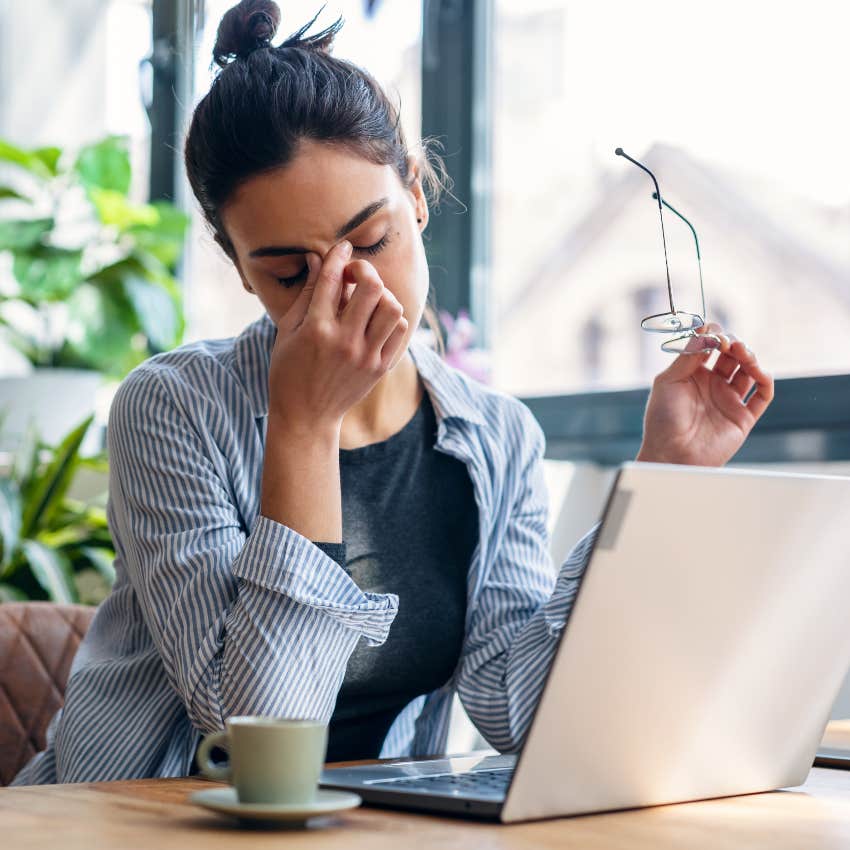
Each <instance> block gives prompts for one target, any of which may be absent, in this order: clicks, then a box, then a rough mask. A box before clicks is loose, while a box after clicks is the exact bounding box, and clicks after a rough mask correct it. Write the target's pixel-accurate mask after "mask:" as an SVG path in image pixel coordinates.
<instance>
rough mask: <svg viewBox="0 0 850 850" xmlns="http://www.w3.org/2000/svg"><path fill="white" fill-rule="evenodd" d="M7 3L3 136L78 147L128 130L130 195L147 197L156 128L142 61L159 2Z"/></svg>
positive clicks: (1, 60)
mask: <svg viewBox="0 0 850 850" xmlns="http://www.w3.org/2000/svg"><path fill="white" fill-rule="evenodd" d="M2 5H3V4H2V3H0V12H3V16H2V21H0V83H2V84H0V137H2V138H5V139H8V140H9V141H11V142H12V143H13V144H16V145H18V146H20V147H37V146H40V145H57V146H59V147H62V148H72V149H73V148H75V147H77V146H80V145H83V144H87V143H89V142H93V141H96V140H97V139H99V138H101V137H103V136H106V135H108V134H110V133H114V134H121V135H127V136H129V137H130V154H131V161H132V167H133V184H132V187H131V195H132V197H133V199H134V200H136V201H139V202H141V201H145V200H147V197H148V169H149V162H150V125H149V124H148V119H147V115H146V114H145V109H144V106H143V101H142V94H143V92H142V83H141V81H140V77H139V63H140V62H141V61H142V60H143V59H144V58H145V57H146V56H148V55H149V54H150V52H151V5H152V0H78V1H77V2H74V3H55V2H51V1H50V0H28V2H26V3H14V4H13V3H11V2H9V3H7V4H6V5H5V9H4V8H2ZM34 40H35V42H37V49H34V44H35V42H34Z"/></svg>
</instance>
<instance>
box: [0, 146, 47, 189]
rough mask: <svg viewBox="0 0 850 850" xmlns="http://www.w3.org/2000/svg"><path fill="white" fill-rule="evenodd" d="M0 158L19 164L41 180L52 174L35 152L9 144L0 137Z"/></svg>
mask: <svg viewBox="0 0 850 850" xmlns="http://www.w3.org/2000/svg"><path fill="white" fill-rule="evenodd" d="M0 160H3V161H4V162H11V163H14V164H15V165H19V166H20V167H21V168H25V169H26V170H27V171H29V172H31V173H32V174H34V175H35V176H36V177H41V178H42V179H43V180H49V179H50V178H51V177H52V176H53V172H52V171H51V169H50V167H49V165H48V163H46V162H45V161H44V159H42V158H41V157H40V156H39V155H38V154H37V153H36V152H34V151H27V150H24V149H23V148H19V147H15V145H12V144H9V142H5V141H3V140H2V139H0Z"/></svg>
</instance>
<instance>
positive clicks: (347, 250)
mask: <svg viewBox="0 0 850 850" xmlns="http://www.w3.org/2000/svg"><path fill="white" fill-rule="evenodd" d="M340 245H341V246H342V256H343V257H345V258H348V257H350V256H351V248H352V245H351V243H350V242H349V241H348V240H347V239H343V240H342V242H340Z"/></svg>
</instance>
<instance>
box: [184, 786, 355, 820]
mask: <svg viewBox="0 0 850 850" xmlns="http://www.w3.org/2000/svg"><path fill="white" fill-rule="evenodd" d="M189 800H190V802H192V803H195V804H196V805H198V806H203V807H204V808H205V809H211V810H212V811H214V812H218V813H219V814H224V815H231V816H232V817H235V818H239V820H244V821H251V822H253V823H256V824H257V825H268V826H299V825H303V824H304V823H306V821H307V820H309V819H310V818H315V817H319V816H320V815H330V814H333V813H334V812H341V811H344V810H345V809H354V808H356V807H357V806H359V805H360V803H362V802H363V801H362V800H361V799H360V797H358V796H357V794H352V793H351V792H349V791H333V790H330V789H326V788H318V789H317V790H316V796H315V798H314V799H313V800H311V801H310V802H309V803H240V802H239V798H238V797H237V795H236V789H235V788H234V787H233V786H231V785H228V786H226V787H224V788H210V789H205V790H203V791H196V792H195V793H194V794H190V795H189Z"/></svg>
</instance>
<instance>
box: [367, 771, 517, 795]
mask: <svg viewBox="0 0 850 850" xmlns="http://www.w3.org/2000/svg"><path fill="white" fill-rule="evenodd" d="M513 772H514V771H513V768H511V767H508V768H501V769H499V770H474V771H468V772H467V773H438V774H434V775H432V776H409V777H408V776H403V777H400V778H398V779H383V780H380V782H376V783H374V784H375V785H378V784H380V785H383V786H392V788H393V789H394V790H395V789H396V788H401V789H404V790H411V791H428V792H430V793H431V794H468V795H470V796H474V795H477V794H486V795H487V796H488V797H489V796H492V795H494V794H498V795H501V796H504V795H505V793H506V792H507V790H508V785H510V782H511V776H513Z"/></svg>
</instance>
